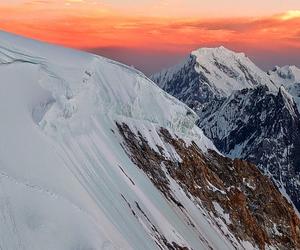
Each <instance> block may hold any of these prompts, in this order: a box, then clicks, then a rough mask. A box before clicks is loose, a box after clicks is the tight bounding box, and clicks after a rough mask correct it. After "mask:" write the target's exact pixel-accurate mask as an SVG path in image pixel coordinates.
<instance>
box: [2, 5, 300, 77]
mask: <svg viewBox="0 0 300 250" xmlns="http://www.w3.org/2000/svg"><path fill="white" fill-rule="evenodd" d="M234 1H236V0H219V2H218V1H216V0H211V1H210V2H218V3H219V4H218V5H216V4H215V5H213V6H211V5H209V4H208V2H209V1H200V0H197V1H194V0H186V1H181V0H172V1H171V0H161V1H158V0H140V1H139V2H138V4H133V2H134V1H130V0H123V1H121V0H120V1H116V0H111V1H101V0H99V1H97V0H67V1H58V0H52V1H46V0H10V1H7V3H6V1H5V0H4V1H3V0H2V1H1V3H0V16H1V19H0V29H2V30H6V31H10V32H14V33H17V34H21V35H25V36H28V37H32V38H37V39H40V40H43V41H48V42H51V43H56V44H61V45H64V46H68V47H75V48H80V49H86V50H91V51H93V50H94V51H99V52H100V53H101V48H102V49H107V48H119V49H120V48H123V49H129V50H132V51H143V52H144V53H146V52H147V51H149V52H150V51H163V52H164V54H165V53H169V54H178V55H181V56H183V55H184V54H187V53H188V52H189V51H191V50H193V49H195V48H198V47H201V46H218V45H225V46H227V47H229V48H232V49H236V50H243V51H246V52H248V53H250V55H251V53H252V54H253V55H255V54H256V55H259V53H268V55H270V54H271V53H272V52H274V53H277V54H278V52H279V51H284V52H285V53H286V56H287V57H289V56H290V54H291V53H292V54H293V55H294V54H295V51H296V52H297V51H298V50H299V51H300V1H299V0H297V1H293V0H286V2H285V5H284V7H283V5H280V4H277V5H276V3H279V2H278V1H277V0H274V1H273V5H274V6H273V5H272V4H270V3H271V2H272V1H271V0H266V1H264V2H267V3H268V4H269V6H272V8H267V7H268V6H260V4H259V2H262V1H257V5H256V8H257V10H255V7H253V6H255V2H256V0H253V1H251V6H252V7H251V6H250V5H249V6H247V5H246V4H244V5H241V4H233V2H234ZM135 2H136V1H135ZM199 2H200V3H202V5H199ZM237 2H239V3H241V2H243V1H242V0H240V1H236V3H237ZM247 2H250V1H247ZM281 2H282V1H281ZM296 2H298V3H296ZM230 3H231V7H230ZM244 3H246V1H244ZM224 4H226V8H225V7H224V6H225V5H224ZM222 5H224V6H222ZM228 5H229V6H228ZM236 5H237V6H236ZM297 5H299V8H297V7H298V6H297ZM197 8H198V9H199V10H198V11H197ZM287 8H289V9H290V10H288V9H287ZM296 8H297V9H296ZM209 10H211V11H209ZM218 10H222V11H220V13H219V15H218V13H217V12H218ZM245 10H246V11H245ZM279 10H282V11H281V12H280V11H279ZM197 13H199V14H197ZM239 13H243V14H239ZM255 13H256V14H257V15H255ZM110 51H111V50H110ZM126 55H127V56H129V57H130V55H128V54H126ZM298 55H299V58H300V52H298ZM108 56H109V54H108ZM123 60H124V59H123ZM125 61H126V58H125ZM128 62H130V60H128ZM174 63H175V62H174ZM270 63H271V62H270ZM291 63H293V62H291ZM296 63H298V61H297V62H296ZM170 64H171V62H170ZM150 71H151V70H150Z"/></svg>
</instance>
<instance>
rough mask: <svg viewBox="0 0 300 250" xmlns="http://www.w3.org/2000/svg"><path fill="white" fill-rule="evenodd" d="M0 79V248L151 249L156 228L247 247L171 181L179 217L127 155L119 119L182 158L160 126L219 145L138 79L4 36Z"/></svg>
mask: <svg viewBox="0 0 300 250" xmlns="http://www.w3.org/2000/svg"><path fill="white" fill-rule="evenodd" d="M0 76H1V77H0V117H1V122H0V135H1V140H0V225H1V226H0V249H22V250H23V249H30V250H40V249H43V250H53V249H55V250H96V249H97V250H98V249H105V250H108V249H137V250H140V249H159V247H158V245H157V244H159V242H157V240H156V238H155V235H153V230H151V229H152V227H153V225H155V227H156V228H157V230H158V232H159V233H160V234H161V235H163V236H164V237H165V238H166V239H167V240H168V241H169V242H173V241H174V242H176V243H178V244H181V245H183V246H188V247H191V248H193V249H209V248H210V247H211V246H212V247H213V248H214V249H224V250H226V249H234V246H233V243H232V242H234V244H235V246H237V247H238V248H239V249H243V245H245V243H243V245H242V244H241V243H239V241H238V240H237V239H235V238H234V236H232V235H231V236H230V239H228V238H227V237H226V236H225V235H224V233H223V231H224V228H222V230H221V229H220V228H219V227H218V226H217V225H216V223H215V222H213V221H214V218H213V217H211V216H208V214H205V213H206V212H205V211H204V209H203V208H201V207H199V206H196V205H195V203H193V202H192V201H191V200H190V199H189V198H188V197H187V196H186V195H185V194H184V193H183V192H180V188H179V186H178V185H177V184H176V183H175V181H173V182H172V188H174V193H175V195H176V196H177V197H178V199H179V200H180V202H181V203H182V204H184V206H185V208H186V212H185V213H183V212H182V210H180V209H179V208H178V207H177V206H175V205H174V204H171V203H170V202H168V201H167V200H166V199H165V198H164V196H163V195H162V194H161V193H160V192H159V191H158V189H156V188H155V186H154V185H153V184H152V182H151V181H150V180H149V179H148V177H147V176H146V175H145V174H144V173H143V172H142V171H141V170H140V169H138V168H137V167H136V166H135V165H134V164H133V162H132V161H131V160H130V158H129V157H128V156H127V154H126V153H125V152H124V150H123V148H122V146H121V145H120V143H122V138H121V136H120V135H118V132H117V127H116V125H115V121H118V122H125V123H127V124H128V125H129V126H130V127H131V128H135V129H136V131H140V132H141V133H142V135H143V136H144V137H145V138H147V140H148V141H149V143H150V141H151V142H152V144H151V143H150V145H152V146H153V147H154V148H155V147H156V144H161V145H162V146H164V148H165V150H166V151H167V152H168V153H169V157H171V158H173V159H177V160H178V161H180V157H179V156H178V155H177V154H176V152H174V151H175V150H174V148H171V147H170V145H169V146H168V145H165V144H164V143H163V142H161V141H160V139H159V137H158V135H157V130H156V129H157V128H159V127H165V128H167V129H168V130H169V131H170V133H172V134H176V135H177V136H179V137H181V138H182V139H184V140H185V141H186V142H187V143H189V142H190V141H191V140H194V141H195V142H196V143H197V144H198V145H199V146H200V147H201V148H202V150H204V151H205V150H206V149H207V148H212V149H215V148H214V146H213V144H212V143H211V142H210V140H208V139H207V138H206V137H205V136H204V135H203V133H202V131H201V130H200V129H199V128H197V127H196V126H195V125H194V122H195V120H196V119H197V116H196V115H195V113H194V112H192V111H191V110H190V109H189V108H188V107H187V106H185V105H184V104H182V103H181V102H179V101H177V100H176V99H175V98H173V97H170V96H169V95H168V94H166V93H165V92H163V91H162V90H161V89H159V88H158V87H157V86H156V85H155V84H154V83H152V82H151V81H150V80H149V79H147V78H146V77H145V76H144V75H143V74H141V73H140V72H138V71H136V70H134V69H132V68H130V67H127V66H125V65H123V64H120V63H117V62H114V61H111V60H108V59H105V58H102V57H99V56H95V55H92V54H88V53H83V52H77V51H74V50H70V49H65V48H60V47H56V46H52V45H48V44H44V43H40V42H36V41H33V40H30V39H25V38H22V37H18V36H15V35H11V34H8V33H5V32H0ZM187 113H188V115H187ZM136 204H139V207H140V208H141V209H142V210H143V213H142V212H141V211H140V210H139V209H138V207H137V206H136ZM129 205H130V206H129ZM131 210H133V211H134V212H135V215H134V214H133V212H132V211H131ZM144 214H146V215H147V217H148V219H147V218H145V215H144ZM188 221H193V224H195V225H196V227H195V228H194V227H191V226H190V225H189V223H188ZM150 222H151V223H152V225H151V223H150ZM224 227H226V225H225V224H224ZM225 231H226V230H225ZM227 231H228V230H227ZM249 244H250V243H249ZM249 244H248V243H247V248H248V246H249ZM250 245H251V244H250ZM162 247H164V248H166V246H162Z"/></svg>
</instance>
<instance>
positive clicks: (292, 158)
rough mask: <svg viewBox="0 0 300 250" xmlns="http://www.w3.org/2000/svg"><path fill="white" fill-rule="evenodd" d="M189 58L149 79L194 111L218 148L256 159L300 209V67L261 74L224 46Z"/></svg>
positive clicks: (248, 61) (235, 154)
mask: <svg viewBox="0 0 300 250" xmlns="http://www.w3.org/2000/svg"><path fill="white" fill-rule="evenodd" d="M190 58H194V59H193V60H194V63H188V64H184V65H185V66H184V67H180V66H175V67H174V68H171V69H169V70H166V71H162V72H161V73H158V74H156V75H154V76H153V79H154V80H155V81H156V82H157V83H158V85H159V86H160V87H162V88H163V89H164V90H166V91H167V92H168V93H170V94H172V95H173V96H175V97H177V98H178V99H179V100H182V101H184V102H185V103H186V104H187V105H189V106H190V107H191V108H193V109H194V111H196V112H197V114H198V115H199V116H200V119H199V122H198V125H199V126H200V128H202V129H203V130H204V132H205V134H206V135H207V136H208V137H209V138H210V139H212V140H213V142H214V143H215V145H216V146H217V148H218V149H219V150H220V151H221V152H222V153H224V154H225V155H227V156H229V157H232V158H235V157H237V158H242V159H246V160H249V161H251V162H253V163H255V164H258V166H259V167H260V168H261V169H262V170H263V172H265V173H266V174H268V175H271V176H272V177H274V180H275V182H276V183H277V184H278V186H279V187H281V188H283V189H286V191H287V193H288V194H289V195H290V196H291V198H292V200H293V202H294V203H295V205H296V206H297V208H298V209H300V203H299V201H300V196H299V183H300V175H299V173H300V170H299V157H298V155H299V142H298V141H299V136H300V134H299V131H300V130H299V124H300V116H299V112H298V108H297V106H296V105H295V104H294V101H296V104H297V103H298V107H299V94H300V92H299V88H298V87H299V86H298V85H299V84H298V82H300V81H299V80H300V74H299V72H300V70H299V69H297V68H296V67H295V66H285V67H283V68H279V67H276V68H275V69H274V70H273V71H270V72H268V73H265V72H263V71H262V70H260V69H259V68H258V67H256V66H255V65H254V64H253V63H252V62H251V61H250V60H249V59H248V58H247V57H246V56H245V55H244V54H243V53H235V52H232V51H229V50H227V49H224V48H222V47H221V48H215V49H206V48H204V49H199V50H198V51H196V52H192V56H191V57H190ZM190 72H194V74H191V73H190ZM288 92H289V93H288ZM207 93H209V94H207ZM202 96H206V98H204V99H203V98H199V97H202Z"/></svg>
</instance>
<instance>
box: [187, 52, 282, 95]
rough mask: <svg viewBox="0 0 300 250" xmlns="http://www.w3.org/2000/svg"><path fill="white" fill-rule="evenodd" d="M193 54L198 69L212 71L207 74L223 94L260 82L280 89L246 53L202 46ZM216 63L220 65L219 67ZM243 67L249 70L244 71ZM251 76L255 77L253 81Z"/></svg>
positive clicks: (274, 88) (253, 85)
mask: <svg viewBox="0 0 300 250" xmlns="http://www.w3.org/2000/svg"><path fill="white" fill-rule="evenodd" d="M191 54H192V55H194V56H196V61H197V62H198V65H196V71H199V70H201V71H203V67H204V68H205V69H206V70H208V71H209V72H210V73H206V74H205V76H206V77H207V78H208V79H209V81H210V82H212V83H213V84H214V88H215V89H216V90H218V91H219V93H220V94H221V95H222V96H229V95H230V94H231V93H232V92H233V91H234V90H240V89H244V88H253V87H255V86H257V85H259V84H262V85H267V86H268V88H269V90H270V91H276V90H277V89H278V87H277V86H276V85H275V84H274V83H272V82H271V81H270V79H269V77H268V75H267V74H266V73H265V72H264V71H263V70H261V69H260V68H258V67H257V66H256V65H255V64H254V63H253V62H252V61H251V60H250V59H249V58H248V57H247V56H246V55H245V54H244V53H236V52H233V51H231V50H229V49H227V48H225V47H223V46H220V47H217V48H200V49H198V50H195V51H193V52H192V53H191ZM216 63H218V64H219V65H220V66H219V67H218V65H217V64H216ZM243 68H245V69H246V70H247V71H244V70H243ZM220 69H221V70H220ZM206 70H204V72H205V71H206ZM250 78H253V81H252V80H250Z"/></svg>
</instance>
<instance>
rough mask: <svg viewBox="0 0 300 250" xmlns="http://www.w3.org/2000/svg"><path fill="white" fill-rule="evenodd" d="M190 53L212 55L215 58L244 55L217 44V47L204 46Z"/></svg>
mask: <svg viewBox="0 0 300 250" xmlns="http://www.w3.org/2000/svg"><path fill="white" fill-rule="evenodd" d="M191 54H192V55H195V56H197V55H206V56H213V57H216V58H219V57H222V56H223V57H235V58H238V57H240V58H242V57H246V56H245V54H244V53H242V52H240V53H239V52H235V51H233V50H230V49H228V48H226V47H224V46H219V47H211V48H209V47H204V48H199V49H197V50H194V51H192V52H191Z"/></svg>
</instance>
